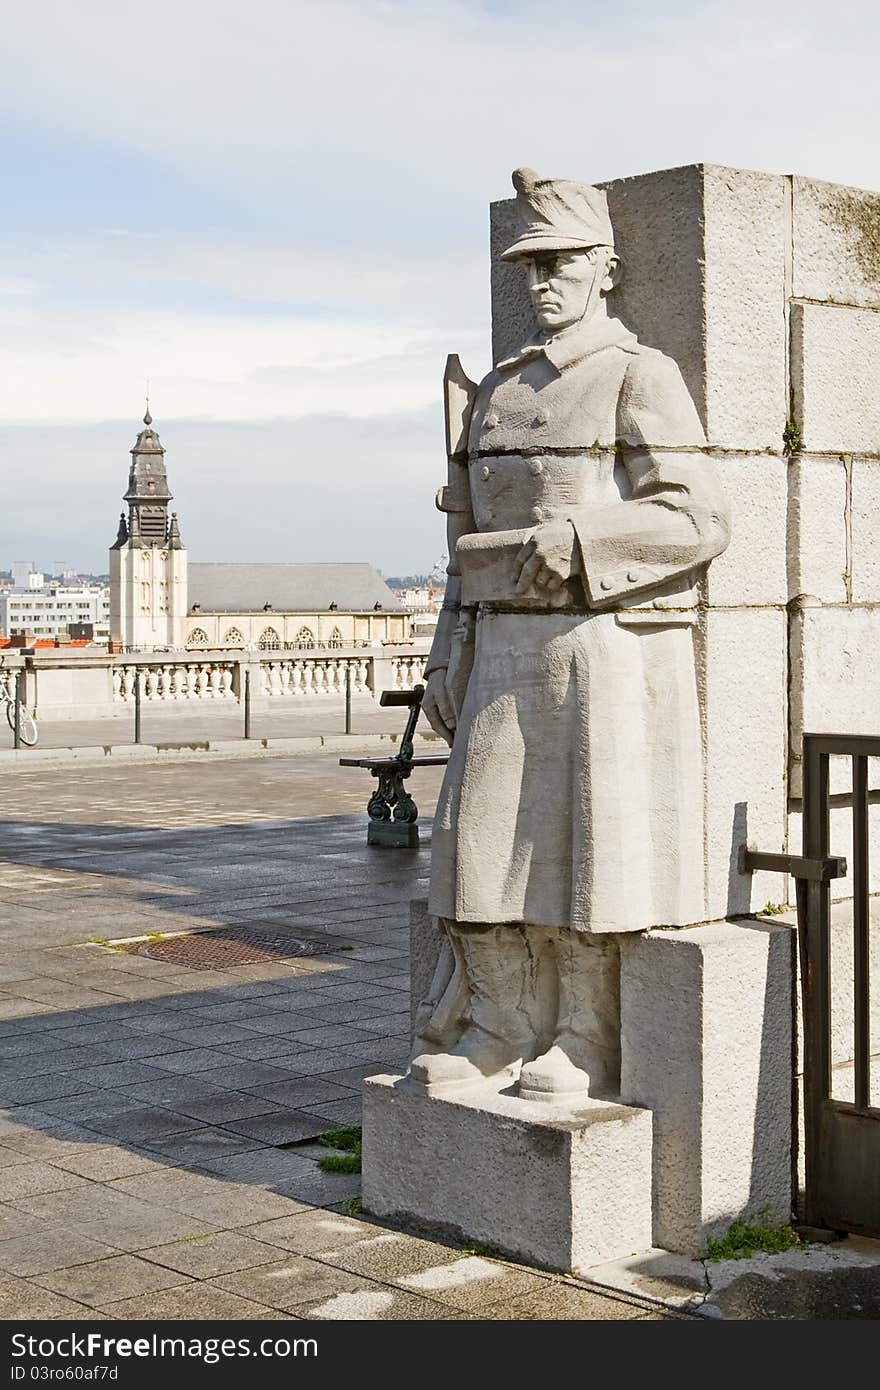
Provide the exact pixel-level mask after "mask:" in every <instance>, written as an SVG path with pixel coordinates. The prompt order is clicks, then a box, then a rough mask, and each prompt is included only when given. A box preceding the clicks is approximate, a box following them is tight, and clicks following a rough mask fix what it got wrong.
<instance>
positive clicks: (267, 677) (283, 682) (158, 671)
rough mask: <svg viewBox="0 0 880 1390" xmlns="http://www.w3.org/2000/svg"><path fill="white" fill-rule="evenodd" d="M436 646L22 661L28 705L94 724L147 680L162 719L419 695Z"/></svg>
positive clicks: (79, 655) (10, 679) (6, 679)
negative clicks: (242, 707)
mask: <svg viewBox="0 0 880 1390" xmlns="http://www.w3.org/2000/svg"><path fill="white" fill-rule="evenodd" d="M428 645H429V644H428V643H427V642H426V641H416V642H414V643H409V644H407V645H406V646H397V647H368V648H359V647H349V648H344V649H342V650H338V649H334V650H329V649H328V650H326V651H320V652H319V651H318V650H311V649H305V650H303V651H301V652H300V651H295V650H279V651H258V650H256V649H255V650H252V651H247V650H245V651H238V650H236V651H229V650H227V651H216V652H204V653H201V652H199V653H195V652H192V651H179V652H155V653H146V652H143V653H130V652H129V653H125V654H124V655H119V656H109V655H108V654H107V653H106V652H105V651H102V650H101V649H100V648H97V647H89V648H86V649H84V650H82V651H78V652H73V653H71V652H65V651H64V650H62V649H58V650H51V649H50V650H47V651H40V652H36V653H33V654H27V655H22V656H21V657H17V658H16V661H15V663H14V664H15V665H17V666H21V668H22V669H23V671H24V675H25V691H24V695H25V703H26V704H27V706H28V708H29V709H30V710H31V711H32V712H36V714H37V716H38V717H39V718H42V719H50V720H51V719H91V718H100V717H103V716H111V715H113V714H121V713H123V712H124V711H125V710H126V709H129V708H131V707H132V706H133V704H134V698H135V676H136V673H138V672H139V673H140V694H141V701H142V702H143V704H144V705H149V706H150V707H151V708H152V709H153V710H154V711H155V712H159V711H161V710H163V709H167V710H168V711H169V712H170V711H171V710H173V709H179V708H181V707H183V706H185V705H191V704H192V703H193V702H194V701H197V702H198V707H199V708H200V709H208V708H211V707H215V708H218V709H221V708H224V707H225V708H231V707H233V706H235V705H238V704H239V703H241V702H242V701H243V699H244V691H245V683H246V682H245V678H246V674H247V673H250V692H251V699H252V701H254V702H255V703H256V704H272V705H276V704H278V705H280V704H281V702H289V701H293V700H299V699H302V700H307V699H308V700H311V699H316V698H318V697H324V698H330V697H334V696H335V697H336V698H337V699H343V698H344V697H345V690H346V684H347V682H348V680H349V679H350V682H351V693H352V696H353V697H355V698H357V697H361V698H366V697H372V698H374V699H376V700H378V698H379V695H380V694H381V693H382V691H383V690H411V689H412V687H413V686H414V685H416V684H418V682H419V681H421V680H422V679H423V672H424V668H425V662H426V660H427V654H428ZM7 686H8V690H9V693H10V695H11V694H13V693H14V689H13V687H14V672H13V671H12V670H11V669H9V664H7V666H6V667H5V668H4V667H0V693H2V691H3V690H4V688H6V687H7Z"/></svg>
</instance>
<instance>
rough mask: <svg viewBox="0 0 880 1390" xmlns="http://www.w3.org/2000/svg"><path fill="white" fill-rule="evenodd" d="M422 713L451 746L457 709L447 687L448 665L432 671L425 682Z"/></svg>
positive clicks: (436, 732)
mask: <svg viewBox="0 0 880 1390" xmlns="http://www.w3.org/2000/svg"><path fill="white" fill-rule="evenodd" d="M422 713H423V714H424V716H425V718H426V719H427V721H428V723H429V724H430V726H431V728H432V729H433V730H434V733H435V734H439V735H440V737H441V738H443V739H445V740H446V742H447V743H448V744H449V746H450V747H451V746H452V740H453V738H454V736H455V710H454V708H453V705H452V700H451V699H450V698H449V691H448V690H447V688H446V667H445V666H444V667H441V668H440V669H439V670H437V671H432V672H431V674H430V676H429V677H428V679H427V681H426V683H425V694H424V696H423V698H422Z"/></svg>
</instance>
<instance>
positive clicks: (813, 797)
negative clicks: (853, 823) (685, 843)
mask: <svg viewBox="0 0 880 1390" xmlns="http://www.w3.org/2000/svg"><path fill="white" fill-rule="evenodd" d="M803 750H804V751H803V779H804V785H803V806H804V813H803V814H804V855H805V857H808V858H812V859H824V858H825V856H826V855H827V854H828V841H829V758H828V753H827V752H825V751H823V749H822V748H821V746H820V744H819V741H818V740H817V739H816V738H813V737H810V735H809V734H805V735H804V742H803ZM804 899H805V903H804V905H805V907H806V921H805V922H804V923H802V924H801V930H800V931H799V932H798V937H799V942H800V951H801V980H802V995H803V1013H804V1140H805V1143H804V1167H805V1171H806V1184H805V1188H806V1201H805V1211H804V1218H805V1220H806V1222H807V1225H810V1226H821V1225H822V1224H823V1205H824V1202H823V1196H824V1194H823V1192H822V1190H821V1188H822V1177H821V1163H820V1154H821V1147H822V1111H823V1107H824V1105H825V1102H826V1101H827V1099H828V1097H829V1096H830V1094H831V1039H830V1036H829V1027H828V1020H829V1017H830V1010H831V980H830V959H829V955H830V926H831V923H830V918H831V885H830V883H829V882H828V880H825V881H824V882H823V881H821V880H811V881H809V882H808V883H807V885H806V888H805V890H804Z"/></svg>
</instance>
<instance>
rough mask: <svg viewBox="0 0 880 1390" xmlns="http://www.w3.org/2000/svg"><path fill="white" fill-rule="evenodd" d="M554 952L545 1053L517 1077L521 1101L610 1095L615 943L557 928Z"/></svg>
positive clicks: (615, 1031)
mask: <svg viewBox="0 0 880 1390" xmlns="http://www.w3.org/2000/svg"><path fill="white" fill-rule="evenodd" d="M553 951H554V955H555V959H556V968H557V978H558V984H559V1009H558V1014H557V1020H556V1033H555V1037H554V1039H553V1042H552V1044H551V1046H550V1047H549V1049H548V1050H547V1051H546V1052H545V1053H543V1055H542V1056H540V1057H537V1058H535V1059H534V1061H531V1062H527V1063H526V1064H525V1066H523V1068H522V1071H521V1073H520V1084H519V1094H520V1096H521V1097H523V1098H524V1099H525V1100H537V1101H545V1102H551V1103H555V1102H558V1101H577V1100H578V1099H584V1098H585V1097H586V1096H588V1095H590V1096H594V1095H603V1096H608V1095H614V1094H616V1093H617V1091H618V1089H619V1084H620V1082H619V1078H620V961H619V952H618V947H617V943H616V942H614V941H609V940H608V939H607V938H605V939H602V938H596V937H595V936H589V935H587V934H586V933H583V932H574V931H569V930H568V929H566V928H559V929H557V930H556V931H555V932H554V937H553Z"/></svg>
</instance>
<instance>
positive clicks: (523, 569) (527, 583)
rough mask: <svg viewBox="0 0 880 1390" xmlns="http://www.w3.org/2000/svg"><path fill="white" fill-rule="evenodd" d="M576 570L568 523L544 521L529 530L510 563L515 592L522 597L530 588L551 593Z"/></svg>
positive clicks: (572, 535) (573, 540)
mask: <svg viewBox="0 0 880 1390" xmlns="http://www.w3.org/2000/svg"><path fill="white" fill-rule="evenodd" d="M580 567H581V566H580V557H579V555H578V550H577V538H576V536H575V531H574V527H573V526H572V524H571V522H570V521H548V522H546V523H545V524H544V525H543V526H539V527H538V528H537V529H536V530H535V531H533V533H532V535H531V536H530V537H529V539H528V540H527V541H526V543H525V545H524V546H523V548H522V550H521V551H520V552H519V554H518V555H517V557H516V559H515V560H514V566H513V573H514V579H515V581H516V592H517V593H518V594H525V593H528V591H529V589H531V588H532V587H534V588H536V589H544V590H545V591H546V592H547V593H550V594H552V593H555V592H556V590H557V589H561V588H562V586H563V584H564V583H565V581H566V579H570V578H571V576H572V575H573V574H577V573H578V571H579V570H580Z"/></svg>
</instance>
